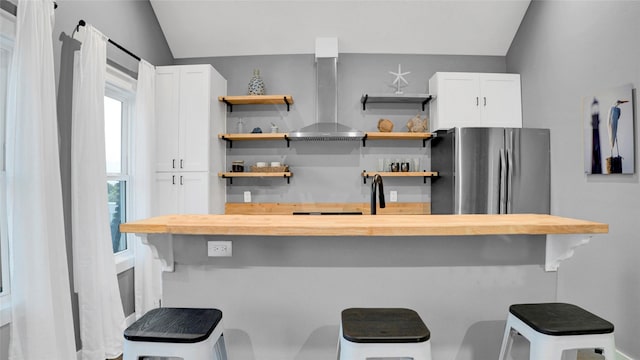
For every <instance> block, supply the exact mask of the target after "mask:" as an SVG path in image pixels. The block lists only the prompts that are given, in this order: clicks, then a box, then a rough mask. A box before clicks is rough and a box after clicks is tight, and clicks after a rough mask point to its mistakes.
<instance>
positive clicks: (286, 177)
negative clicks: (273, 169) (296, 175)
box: [284, 175, 291, 185]
mask: <svg viewBox="0 0 640 360" xmlns="http://www.w3.org/2000/svg"><path fill="white" fill-rule="evenodd" d="M284 177H285V179H287V185H289V184H291V183H290V182H289V181H290V180H291V177H290V176H287V175H284Z"/></svg>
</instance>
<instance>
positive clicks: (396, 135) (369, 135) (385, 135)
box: [365, 131, 435, 140]
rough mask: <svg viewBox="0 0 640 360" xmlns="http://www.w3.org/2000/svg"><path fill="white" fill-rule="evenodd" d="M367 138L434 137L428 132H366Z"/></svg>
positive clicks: (421, 138) (404, 138)
mask: <svg viewBox="0 0 640 360" xmlns="http://www.w3.org/2000/svg"><path fill="white" fill-rule="evenodd" d="M365 134H366V135H367V140H414V139H415V140H423V139H431V138H432V137H435V135H434V134H432V133H428V132H379V131H378V132H374V131H372V132H367V133H365Z"/></svg>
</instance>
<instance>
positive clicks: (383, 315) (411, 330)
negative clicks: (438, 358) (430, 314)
mask: <svg viewBox="0 0 640 360" xmlns="http://www.w3.org/2000/svg"><path fill="white" fill-rule="evenodd" d="M430 338H431V333H430V332H429V329H428V328H427V326H426V325H425V324H424V322H423V321H422V319H421V318H420V316H419V315H418V314H417V313H416V312H415V311H413V310H410V309H402V308H350V309H346V310H343V311H342V321H341V324H340V341H339V342H338V359H339V360H365V359H369V358H412V359H414V360H431V342H430V341H429V339H430Z"/></svg>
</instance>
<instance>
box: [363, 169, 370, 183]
mask: <svg viewBox="0 0 640 360" xmlns="http://www.w3.org/2000/svg"><path fill="white" fill-rule="evenodd" d="M362 173H363V174H364V176H363V177H362V181H363V183H364V184H365V185H367V178H368V177H369V174H368V173H367V170H362Z"/></svg>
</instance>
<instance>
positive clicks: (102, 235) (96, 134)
mask: <svg viewBox="0 0 640 360" xmlns="http://www.w3.org/2000/svg"><path fill="white" fill-rule="evenodd" d="M77 35H78V38H79V39H80V40H81V41H82V46H81V48H80V51H79V52H78V53H76V61H75V69H74V89H73V114H72V130H71V132H72V134H71V204H72V205H71V214H72V217H71V219H72V220H71V221H72V226H71V227H72V235H73V247H74V254H73V264H74V278H75V286H76V288H75V290H76V292H77V293H78V303H79V309H80V339H81V340H82V349H81V353H82V359H83V360H104V359H105V358H114V357H117V356H118V355H120V354H121V353H122V347H123V335H122V332H123V331H124V324H125V322H124V311H123V310H122V303H121V300H120V290H119V288H118V281H117V276H116V267H115V262H114V257H113V250H112V246H111V229H110V227H109V209H108V202H107V174H106V158H105V130H104V91H105V74H106V66H107V56H106V42H107V38H106V37H105V36H104V35H102V34H101V33H100V32H99V31H98V30H96V29H95V28H94V27H93V26H91V25H87V26H86V27H84V28H80V30H79V31H78V32H77Z"/></svg>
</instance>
